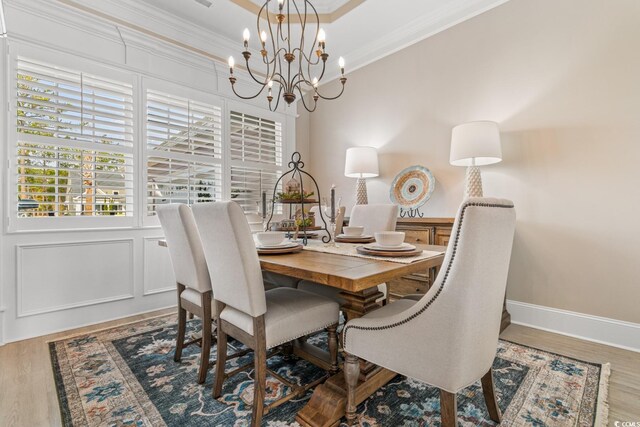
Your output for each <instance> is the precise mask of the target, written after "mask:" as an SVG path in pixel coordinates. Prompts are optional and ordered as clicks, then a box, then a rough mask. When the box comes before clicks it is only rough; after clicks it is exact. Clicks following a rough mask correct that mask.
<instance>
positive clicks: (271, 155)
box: [229, 111, 282, 212]
mask: <svg viewBox="0 0 640 427" xmlns="http://www.w3.org/2000/svg"><path fill="white" fill-rule="evenodd" d="M229 115H230V121H229V125H230V130H229V132H230V151H231V199H232V200H235V201H236V202H238V203H239V204H240V205H241V206H242V208H243V209H244V210H245V211H246V212H255V211H257V210H258V207H259V204H260V202H261V199H262V192H263V191H264V192H266V193H267V199H271V197H272V195H273V188H274V186H275V184H276V181H277V180H278V178H279V177H280V175H281V174H282V125H281V123H278V122H276V121H274V120H267V119H264V118H260V117H257V116H255V115H249V114H244V113H240V112H236V111H231V112H230V113H229Z"/></svg>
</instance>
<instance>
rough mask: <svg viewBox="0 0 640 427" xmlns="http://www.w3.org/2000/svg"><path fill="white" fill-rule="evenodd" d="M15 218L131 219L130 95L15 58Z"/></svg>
mask: <svg viewBox="0 0 640 427" xmlns="http://www.w3.org/2000/svg"><path fill="white" fill-rule="evenodd" d="M15 77H16V95H17V108H16V125H17V126H16V130H17V140H16V146H15V150H16V151H15V156H16V157H15V159H16V172H17V174H16V175H15V176H16V179H17V182H16V189H17V212H18V217H66V216H131V215H132V214H133V149H134V147H133V145H134V143H133V87H132V85H130V84H126V83H122V82H117V81H114V80H110V79H107V78H102V77H98V76H94V75H90V74H85V73H81V72H77V71H73V70H69V69H65V68H62V67H57V66H53V65H48V64H44V63H40V62H37V61H33V60H29V59H26V58H21V57H20V58H18V61H17V69H16V76H15Z"/></svg>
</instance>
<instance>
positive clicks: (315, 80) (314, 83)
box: [313, 77, 318, 89]
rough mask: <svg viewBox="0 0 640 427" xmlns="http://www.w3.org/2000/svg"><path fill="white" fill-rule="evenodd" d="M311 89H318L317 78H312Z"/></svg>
mask: <svg viewBox="0 0 640 427" xmlns="http://www.w3.org/2000/svg"><path fill="white" fill-rule="evenodd" d="M313 87H314V88H315V89H318V78H317V77H314V78H313Z"/></svg>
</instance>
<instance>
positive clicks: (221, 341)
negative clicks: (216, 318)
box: [213, 322, 227, 399]
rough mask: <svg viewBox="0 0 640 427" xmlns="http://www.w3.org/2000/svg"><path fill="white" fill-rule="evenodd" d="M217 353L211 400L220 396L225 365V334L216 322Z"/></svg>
mask: <svg viewBox="0 0 640 427" xmlns="http://www.w3.org/2000/svg"><path fill="white" fill-rule="evenodd" d="M217 329H218V335H217V336H218V346H217V350H218V353H217V355H216V380H215V384H214V386H213V398H214V399H217V398H219V397H220V396H221V395H222V384H223V383H224V367H225V365H226V363H227V334H226V333H225V332H223V331H222V327H221V325H220V323H219V322H218V328H217Z"/></svg>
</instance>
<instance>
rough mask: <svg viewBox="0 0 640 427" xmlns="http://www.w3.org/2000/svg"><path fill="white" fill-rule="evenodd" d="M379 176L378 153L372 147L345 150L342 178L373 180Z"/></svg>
mask: <svg viewBox="0 0 640 427" xmlns="http://www.w3.org/2000/svg"><path fill="white" fill-rule="evenodd" d="M378 175H379V172H378V152H377V151H376V149H375V148H373V147H352V148H348V149H347V159H346V161H345V163H344V176H347V177H349V178H373V177H376V176H378Z"/></svg>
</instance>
